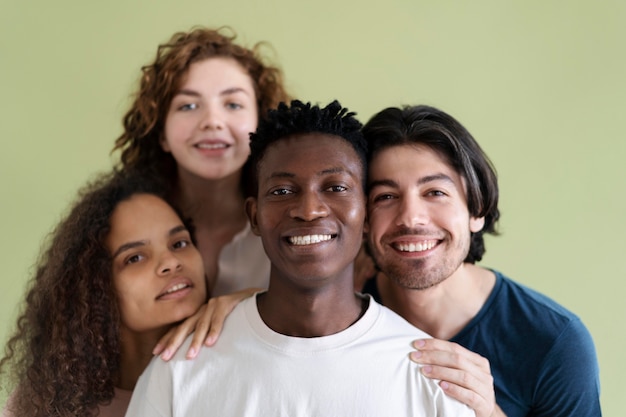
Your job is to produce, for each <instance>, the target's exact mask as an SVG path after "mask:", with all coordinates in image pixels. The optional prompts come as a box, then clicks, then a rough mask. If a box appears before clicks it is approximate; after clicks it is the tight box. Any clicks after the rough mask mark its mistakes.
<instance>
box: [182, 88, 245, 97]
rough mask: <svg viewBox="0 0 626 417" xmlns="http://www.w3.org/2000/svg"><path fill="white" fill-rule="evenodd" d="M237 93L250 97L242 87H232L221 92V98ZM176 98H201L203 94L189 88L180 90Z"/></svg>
mask: <svg viewBox="0 0 626 417" xmlns="http://www.w3.org/2000/svg"><path fill="white" fill-rule="evenodd" d="M237 93H243V94H246V95H249V94H248V92H247V91H246V90H245V89H243V88H241V87H230V88H227V89H225V90H223V91H220V96H229V95H232V94H237ZM176 96H192V97H200V96H201V94H200V93H199V92H197V91H195V90H190V89H188V88H183V89H181V90H178V91H177V92H176V93H175V94H174V97H176Z"/></svg>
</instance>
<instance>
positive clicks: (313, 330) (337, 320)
mask: <svg viewBox="0 0 626 417" xmlns="http://www.w3.org/2000/svg"><path fill="white" fill-rule="evenodd" d="M272 272H274V271H272ZM272 275H274V274H273V273H272ZM257 306H258V309H259V314H260V315H261V318H262V319H263V321H264V322H265V324H266V325H267V326H268V327H269V328H271V329H272V330H274V331H275V332H277V333H281V334H284V335H287V336H294V337H321V336H328V335H331V334H335V333H339V332H341V331H343V330H345V329H347V328H348V327H350V326H351V325H352V324H354V323H355V322H356V321H357V320H358V319H359V318H360V317H361V316H362V315H363V314H364V313H365V311H366V310H367V307H368V298H365V297H363V296H361V295H358V294H356V293H355V292H354V287H353V284H352V270H350V274H349V275H347V279H345V280H342V282H341V283H339V284H338V285H337V284H335V285H328V286H323V287H320V288H295V286H293V285H292V286H290V285H284V284H283V283H282V282H278V280H276V279H272V277H270V285H269V288H268V290H267V292H266V293H263V294H260V295H259V296H258V298H257Z"/></svg>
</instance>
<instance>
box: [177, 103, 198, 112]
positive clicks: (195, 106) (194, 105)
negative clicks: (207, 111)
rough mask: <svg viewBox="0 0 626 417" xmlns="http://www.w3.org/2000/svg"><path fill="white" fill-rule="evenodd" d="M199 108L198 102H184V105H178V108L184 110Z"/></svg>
mask: <svg viewBox="0 0 626 417" xmlns="http://www.w3.org/2000/svg"><path fill="white" fill-rule="evenodd" d="M197 108H198V105H197V104H196V103H187V104H183V105H182V106H178V110H182V111H189V110H195V109H197Z"/></svg>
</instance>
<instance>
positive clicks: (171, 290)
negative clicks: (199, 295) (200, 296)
mask: <svg viewBox="0 0 626 417" xmlns="http://www.w3.org/2000/svg"><path fill="white" fill-rule="evenodd" d="M186 287H187V284H176V285H174V286H173V287H172V288H170V289H169V290H167V291H165V294H171V293H173V292H176V291H178V290H182V289H183V288H186Z"/></svg>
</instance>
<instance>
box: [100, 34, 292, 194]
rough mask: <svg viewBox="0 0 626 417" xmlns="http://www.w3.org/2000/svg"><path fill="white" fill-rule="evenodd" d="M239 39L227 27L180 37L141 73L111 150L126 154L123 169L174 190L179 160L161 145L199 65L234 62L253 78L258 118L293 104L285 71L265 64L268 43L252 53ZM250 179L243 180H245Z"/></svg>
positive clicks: (122, 158) (166, 47)
mask: <svg viewBox="0 0 626 417" xmlns="http://www.w3.org/2000/svg"><path fill="white" fill-rule="evenodd" d="M236 36H237V35H236V34H235V32H234V31H233V30H232V29H230V28H228V27H222V28H219V29H217V30H214V29H207V28H195V29H192V30H191V31H189V32H178V33H175V34H174V35H173V36H172V37H171V39H170V40H169V42H167V43H165V44H162V45H160V46H159V47H158V49H157V53H156V57H155V59H154V62H153V63H152V64H150V65H146V66H144V67H143V68H142V72H143V75H142V77H141V81H140V86H139V91H138V92H137V93H136V96H135V100H134V102H133V104H132V106H131V108H130V110H129V111H128V112H127V113H126V115H125V116H124V119H123V125H124V133H122V135H121V136H120V137H119V138H117V140H116V141H115V146H114V148H113V151H112V152H115V151H116V150H120V151H121V165H122V169H125V170H128V171H139V172H141V173H145V174H148V175H151V176H153V177H155V178H159V179H160V180H161V181H163V184H164V185H165V186H166V187H167V188H168V189H169V191H173V189H174V187H175V184H176V178H177V175H176V161H175V160H174V158H173V157H172V155H171V154H169V153H167V152H165V151H163V149H161V145H160V142H161V140H162V139H163V137H162V135H163V131H164V126H165V118H166V116H167V112H168V109H169V106H170V104H171V101H172V98H173V97H174V95H175V93H176V90H177V88H178V87H179V85H180V83H181V82H182V79H183V77H184V76H185V75H186V74H187V71H188V69H189V66H190V65H191V64H193V63H195V62H199V61H203V60H205V59H208V58H214V57H227V58H232V59H235V60H236V61H237V62H238V63H239V64H240V65H241V66H242V67H243V68H244V70H245V71H247V73H248V74H249V75H250V78H251V79H252V82H253V85H254V89H255V94H256V99H257V107H258V109H259V118H263V117H264V116H265V114H266V113H267V111H268V110H269V109H271V108H275V107H276V106H278V103H280V102H281V101H288V100H290V97H289V95H288V94H287V92H286V89H285V87H284V85H283V73H282V71H281V70H280V69H279V68H278V67H276V66H271V65H268V64H266V63H265V62H264V61H265V59H264V57H263V56H262V55H261V49H262V47H263V46H265V45H267V44H266V43H265V42H260V43H257V44H256V45H255V46H254V47H253V48H252V49H247V48H244V47H242V46H240V45H237V44H236V43H234V41H235V38H236ZM245 178H246V175H243V176H242V180H243V181H245ZM243 185H245V184H242V188H243Z"/></svg>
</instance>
